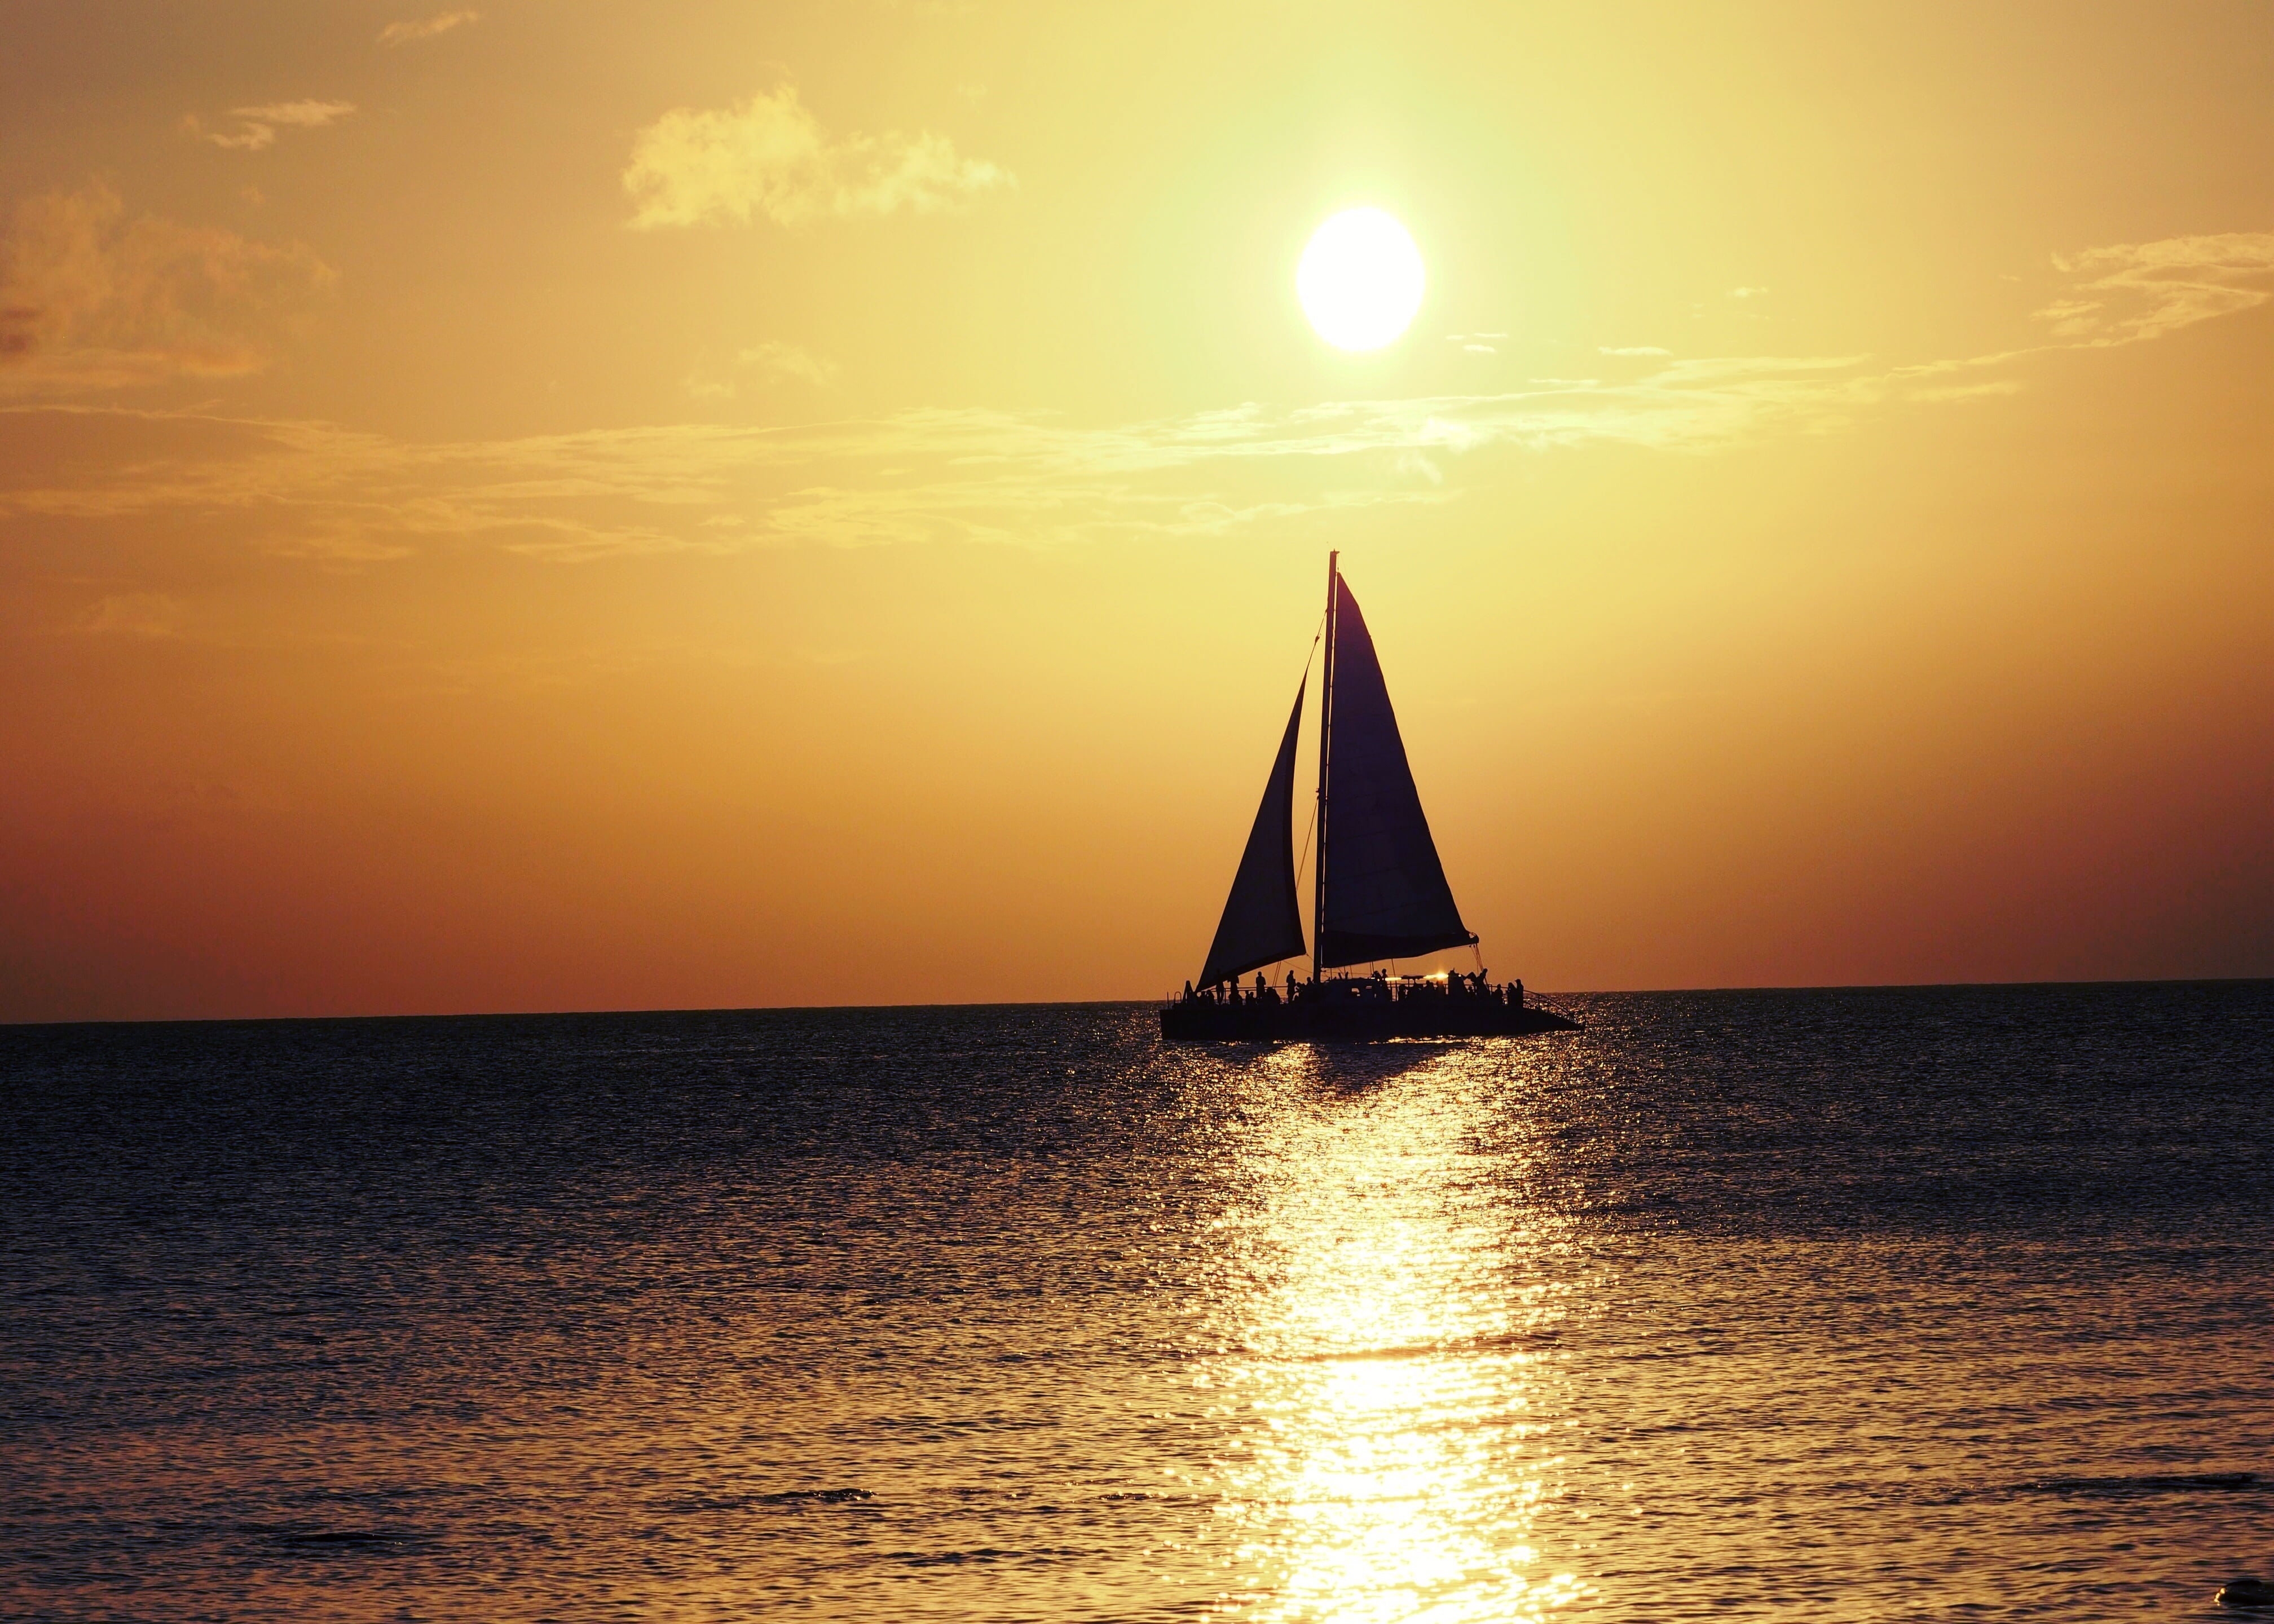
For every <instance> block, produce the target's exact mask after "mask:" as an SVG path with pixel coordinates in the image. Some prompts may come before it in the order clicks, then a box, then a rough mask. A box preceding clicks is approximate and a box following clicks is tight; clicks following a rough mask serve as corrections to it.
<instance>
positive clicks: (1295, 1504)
mask: <svg viewBox="0 0 2274 1624" xmlns="http://www.w3.org/2000/svg"><path fill="white" fill-rule="evenodd" d="M1409 1056H1410V1057H1409ZM1511 1058H1512V1056H1511V1053H1510V1049H1509V1047H1508V1046H1507V1045H1504V1044H1477V1045H1472V1046H1467V1047H1463V1048H1456V1049H1413V1050H1412V1051H1409V1055H1408V1056H1398V1057H1397V1059H1396V1060H1394V1061H1391V1062H1389V1063H1386V1064H1385V1063H1382V1062H1375V1063H1374V1064H1375V1065H1376V1067H1377V1070H1376V1071H1375V1073H1374V1075H1372V1076H1371V1077H1360V1078H1358V1079H1352V1077H1351V1076H1350V1075H1349V1074H1348V1073H1347V1071H1344V1072H1339V1073H1338V1072H1337V1069H1336V1067H1337V1061H1336V1060H1335V1058H1334V1057H1333V1056H1331V1055H1330V1054H1329V1053H1327V1052H1325V1051H1318V1050H1313V1049H1303V1048H1290V1049H1283V1050H1281V1051H1278V1052H1277V1053H1276V1055H1275V1056H1273V1057H1272V1058H1271V1060H1270V1061H1269V1062H1268V1063H1266V1064H1265V1065H1264V1066H1262V1067H1259V1068H1258V1069H1257V1071H1256V1072H1255V1073H1254V1078H1255V1085H1256V1086H1257V1087H1258V1088H1259V1089H1261V1090H1262V1091H1263V1092H1265V1093H1267V1094H1269V1095H1270V1096H1271V1098H1270V1099H1269V1101H1268V1102H1266V1101H1258V1103H1259V1106H1260V1107H1261V1109H1260V1111H1259V1116H1260V1118H1261V1120H1262V1121H1264V1122H1266V1123H1267V1124H1269V1126H1268V1127H1267V1129H1266V1130H1265V1131H1264V1132H1261V1133H1260V1134H1258V1135H1257V1136H1255V1137H1254V1139H1251V1140H1250V1141H1249V1142H1248V1144H1247V1145H1246V1148H1245V1150H1244V1152H1243V1157H1244V1162H1245V1165H1244V1166H1243V1168H1242V1169H1241V1171H1242V1174H1243V1177H1242V1179H1241V1180H1240V1184H1241V1186H1242V1187H1243V1188H1244V1189H1245V1190H1246V1192H1248V1199H1247V1200H1246V1204H1245V1205H1244V1206H1243V1207H1240V1208H1239V1209H1238V1210H1236V1211H1234V1212H1231V1213H1229V1214H1225V1215H1224V1218H1222V1219H1221V1220H1219V1224H1220V1227H1221V1229H1222V1230H1223V1231H1224V1236H1223V1240H1224V1273H1223V1274H1222V1275H1221V1276H1220V1277H1221V1278H1222V1279H1223V1280H1224V1282H1225V1286H1226V1288H1227V1289H1225V1290H1224V1291H1223V1292H1222V1293H1220V1294H1219V1297H1218V1299H1217V1300H1216V1303H1215V1304H1213V1305H1212V1311H1211V1312H1212V1319H1211V1323H1210V1324H1209V1327H1208V1331H1209V1335H1210V1337H1211V1339H1212V1341H1213V1343H1214V1347H1213V1350H1212V1351H1211V1353H1210V1355H1209V1357H1207V1358H1205V1359H1204V1360H1203V1361H1202V1362H1201V1368H1200V1370H1199V1372H1197V1374H1196V1376H1195V1382H1196V1384H1197V1385H1204V1386H1209V1387H1214V1388H1216V1390H1217V1392H1218V1393H1219V1394H1220V1395H1221V1396H1220V1400H1219V1412H1220V1413H1222V1414H1224V1416H1225V1417H1226V1418H1227V1419H1229V1420H1231V1422H1232V1424H1233V1428H1234V1435H1235V1437H1236V1438H1237V1440H1238V1441H1237V1443H1236V1444H1235V1445H1233V1446H1232V1447H1228V1448H1226V1449H1224V1451H1222V1452H1221V1455H1220V1456H1219V1458H1216V1459H1214V1460H1212V1461H1210V1462H1209V1464H1208V1466H1207V1468H1206V1470H1205V1471H1204V1473H1202V1474H1201V1481H1198V1482H1196V1483H1195V1484H1194V1485H1193V1486H1194V1487H1195V1488H1200V1489H1202V1490H1203V1491H1207V1492H1211V1494H1212V1497H1213V1498H1214V1499H1215V1500H1216V1506H1217V1508H1218V1513H1217V1514H1218V1515H1219V1516H1220V1517H1223V1518H1226V1519H1229V1520H1230V1521H1231V1522H1232V1524H1233V1525H1234V1526H1233V1527H1232V1528H1230V1529H1226V1530H1223V1531H1224V1533H1226V1534H1229V1535H1230V1536H1231V1538H1228V1539H1227V1540H1225V1541H1224V1545H1225V1546H1226V1547H1228V1554H1227V1556H1226V1558H1225V1559H1224V1560H1226V1562H1227V1565H1228V1568H1229V1570H1230V1571H1229V1572H1228V1573H1226V1574H1225V1575H1224V1580H1223V1585H1222V1590H1221V1592H1220V1602H1219V1611H1220V1613H1222V1614H1223V1615H1224V1616H1228V1617H1232V1618H1239V1619H1243V1620H1258V1621H1261V1620H1308V1619H1323V1618H1333V1619H1337V1620H1367V1621H1372V1620H1413V1619H1428V1620H1445V1621H1447V1624H1451V1621H1453V1620H1485V1619H1492V1620H1539V1619H1543V1618H1546V1617H1547V1616H1548V1615H1550V1614H1551V1613H1555V1611H1556V1610H1558V1609H1559V1608H1562V1607H1564V1606H1567V1605H1570V1604H1571V1603H1572V1602H1575V1601H1577V1600H1579V1599H1581V1598H1583V1597H1585V1596H1586V1595H1587V1594H1589V1593H1590V1590H1591V1587H1589V1586H1587V1585H1585V1584H1584V1583H1582V1581H1581V1580H1580V1578H1579V1577H1578V1576H1577V1575H1575V1574H1573V1573H1570V1572H1568V1571H1563V1570H1562V1569H1561V1568H1559V1567H1558V1566H1557V1565H1556V1564H1555V1562H1553V1561H1552V1560H1548V1559H1547V1557H1546V1556H1545V1555H1544V1554H1543V1553H1542V1552H1541V1551H1540V1549H1539V1548H1538V1544H1537V1536H1538V1524H1539V1522H1540V1515H1541V1513H1542V1511H1543V1510H1544V1509H1545V1508H1546V1507H1547V1505H1549V1504H1550V1503H1551V1502H1552V1501H1553V1500H1554V1499H1555V1496H1556V1495H1557V1493H1558V1492H1559V1491H1558V1477H1559V1470H1560V1462H1559V1461H1558V1459H1557V1456H1556V1451H1555V1443H1554V1430H1555V1426H1556V1425H1557V1424H1558V1422H1559V1420H1561V1419H1562V1412H1563V1410H1564V1409H1565V1408H1566V1406H1565V1404H1564V1402H1563V1394H1564V1391H1565V1383H1564V1381H1563V1380H1562V1373H1561V1364H1560V1356H1559V1355H1558V1353H1557V1351H1556V1350H1555V1346H1554V1331H1555V1324H1556V1322H1557V1321H1558V1320H1559V1319H1561V1318H1562V1315H1563V1314H1564V1312H1566V1305H1565V1304H1564V1302H1563V1300H1562V1299H1563V1297H1565V1295H1566V1294H1567V1292H1568V1289H1569V1288H1568V1286H1567V1285H1565V1284H1563V1283H1562V1282H1559V1279H1558V1277H1557V1274H1556V1273H1555V1254H1556V1250H1557V1249H1556V1247H1555V1244H1553V1242H1554V1237H1552V1236H1551V1235H1548V1234H1546V1233H1543V1232H1542V1231H1541V1230H1540V1229H1539V1228H1537V1227H1535V1225H1536V1224H1537V1223H1538V1222H1539V1221H1538V1220H1536V1219H1535V1218H1534V1216H1533V1215H1532V1214H1530V1213H1528V1212H1527V1211H1526V1210H1525V1207H1524V1204H1523V1202H1522V1201H1521V1199H1520V1197H1519V1196H1518V1195H1517V1193H1516V1189H1517V1187H1520V1184H1521V1181H1520V1179H1516V1180H1512V1179H1511V1178H1510V1177H1509V1175H1510V1170H1511V1169H1510V1160H1511V1158H1512V1157H1516V1158H1520V1157H1521V1155H1522V1154H1523V1153H1522V1152H1521V1150H1511V1149H1510V1148H1509V1147H1506V1146H1504V1145H1501V1144H1498V1143H1496V1142H1488V1141H1489V1140H1490V1139H1491V1136H1492V1134H1495V1133H1499V1132H1502V1124H1505V1121H1506V1117H1507V1113H1506V1111H1505V1108H1504V1103H1502V1102H1496V1101H1495V1096H1496V1095H1497V1094H1501V1093H1502V1092H1504V1091H1505V1089H1506V1088H1508V1087H1509V1086H1512V1081H1511V1079H1510V1075H1509V1071H1508V1067H1509V1066H1510V1064H1511ZM1488 1119H1489V1120H1488Z"/></svg>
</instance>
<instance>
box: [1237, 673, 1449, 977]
mask: <svg viewBox="0 0 2274 1624" xmlns="http://www.w3.org/2000/svg"><path fill="white" fill-rule="evenodd" d="M1302 721H1303V689H1302V688H1301V687H1300V686H1298V687H1297V688H1296V689H1295V710H1294V713H1293V714H1292V715H1291V716H1290V717H1288V718H1287V736H1286V737H1285V738H1284V739H1282V740H1281V741H1279V759H1278V760H1276V761H1275V762H1273V763H1271V777H1270V778H1269V780H1268V781H1266V783H1265V784H1264V786H1263V804H1262V805H1261V806H1260V807H1258V808H1256V809H1255V827H1254V829H1252V830H1250V831H1248V834H1247V849H1246V851H1245V852H1243V853H1240V858H1239V874H1237V875H1236V876H1233V878H1232V882H1231V896H1230V897H1228V898H1225V899H1224V918H1223V919H1222V921H1219V922H1218V923H1217V925H1216V940H1215V941H1214V942H1212V943H1210V944H1209V955H1208V964H1207V966H1206V967H1204V968H1203V969H1202V970H1201V986H1203V987H1213V986H1215V985H1216V983H1217V982H1218V981H1230V980H1231V979H1232V978H1233V977H1234V976H1238V975H1241V974H1246V972H1247V971H1250V970H1254V969H1256V968H1258V967H1260V966H1263V965H1268V964H1276V963H1277V962H1278V961H1279V960H1280V959H1293V958H1297V957H1299V956H1300V954H1301V953H1302V951H1303V916H1302V914H1301V912H1300V910H1299V909H1298V907H1297V906H1296V904H1295V849H1294V844H1293V841H1292V839H1291V836H1292V834H1293V832H1294V830H1293V822H1292V820H1293V816H1294V808H1295V735H1296V732H1297V730H1298V728H1299V727H1300V726H1301V725H1302ZM1401 759H1402V758H1401ZM1416 810H1417V811H1418V810H1419V808H1416ZM1422 838H1423V839H1425V840H1426V839H1427V838H1428V835H1427V831H1424V833H1423V835H1422ZM1439 883H1441V884H1442V883H1443V882H1442V881H1440V882H1439Z"/></svg>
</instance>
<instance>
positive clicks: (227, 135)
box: [182, 101, 356, 152]
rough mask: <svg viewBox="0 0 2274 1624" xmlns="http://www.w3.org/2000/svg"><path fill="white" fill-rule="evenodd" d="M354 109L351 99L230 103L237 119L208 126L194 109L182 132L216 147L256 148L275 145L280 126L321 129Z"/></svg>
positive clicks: (336, 121)
mask: <svg viewBox="0 0 2274 1624" xmlns="http://www.w3.org/2000/svg"><path fill="white" fill-rule="evenodd" d="M355 110H356V109H355V103H354V102H315V101H305V102H269V103H267V105H265V106H261V107H233V108H231V109H230V110H229V116H230V117H231V118H233V119H235V120H237V123H236V124H234V125H232V126H230V127H229V128H226V129H218V130H216V129H208V128H207V126H206V124H205V121H204V120H202V119H200V117H198V116H197V115H196V114H195V113H190V114H186V115H184V117H183V119H182V132H183V133H184V134H185V135H191V136H194V137H196V138H197V139H199V140H200V141H208V142H211V143H212V144H213V145H214V146H215V147H228V148H230V150H232V151H236V152H259V151H260V149H261V148H263V147H270V146H274V145H275V140H276V132H277V130H278V129H279V128H284V129H297V130H320V129H321V128H323V126H324V125H326V124H337V123H338V122H339V121H340V120H341V119H343V118H345V117H348V116H349V115H350V114H351V113H353V112H354V111H355Z"/></svg>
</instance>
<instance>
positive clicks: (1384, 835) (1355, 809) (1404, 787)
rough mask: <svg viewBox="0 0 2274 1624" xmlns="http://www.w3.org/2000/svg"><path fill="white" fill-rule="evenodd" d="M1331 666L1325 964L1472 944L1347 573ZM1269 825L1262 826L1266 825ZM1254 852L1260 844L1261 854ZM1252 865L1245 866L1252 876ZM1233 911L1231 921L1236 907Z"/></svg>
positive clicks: (1338, 588)
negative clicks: (1424, 812) (1431, 832)
mask: <svg viewBox="0 0 2274 1624" xmlns="http://www.w3.org/2000/svg"><path fill="white" fill-rule="evenodd" d="M1327 669H1328V671H1329V673H1331V677H1330V680H1331V684H1332V686H1331V688H1330V689H1329V694H1328V697H1327V701H1326V703H1327V704H1328V705H1329V720H1328V725H1329V728H1330V729H1331V732H1330V733H1329V750H1328V759H1327V763H1326V770H1325V772H1324V773H1323V774H1322V781H1323V792H1322V794H1323V799H1324V801H1325V802H1326V819H1325V823H1324V826H1323V829H1322V831H1321V837H1320V844H1319V861H1320V863H1321V876H1320V877H1321V896H1320V909H1321V917H1320V918H1319V919H1318V920H1317V921H1314V925H1315V927H1316V929H1317V930H1318V933H1319V955H1318V960H1319V963H1320V965H1321V966H1322V967H1326V968H1332V967H1334V966H1337V965H1354V964H1367V963H1370V962H1372V961H1373V960H1375V959H1413V958H1418V957H1419V956H1420V955H1421V954H1424V953H1433V952H1435V951H1439V950H1440V949H1442V948H1448V947H1466V946H1467V945H1468V944H1471V943H1472V942H1474V941H1475V940H1476V937H1475V936H1472V935H1471V934H1470V933H1469V929H1468V927H1467V926H1465V925H1464V924H1463V923H1462V922H1461V910H1460V909H1459V907H1458V906H1456V905H1455V903H1454V901H1453V892H1452V888H1451V887H1449V886H1448V885H1447V884H1446V883H1445V869H1444V865H1443V864H1442V863H1441V862H1439V861H1438V860H1437V843H1436V842H1435V841H1434V840H1433V839H1431V838H1429V820H1428V819H1427V817H1425V816H1422V813H1421V796H1420V793H1419V792H1418V791H1417V790H1415V788H1414V787H1413V772H1412V769H1411V768H1410V767H1408V766H1407V765H1406V764H1405V741H1404V740H1403V739H1401V738H1400V737H1399V736H1398V733H1397V713H1396V712H1394V711H1391V710H1390V708H1389V688H1388V687H1386V686H1385V685H1384V684H1383V682H1382V665H1381V662H1380V661H1379V660H1377V659H1376V658H1374V639H1373V638H1372V637H1370V636H1368V635H1367V629H1366V618H1365V617H1364V616H1363V615H1361V614H1359V612H1358V600H1357V599H1356V598H1352V596H1351V590H1350V587H1349V585H1348V584H1347V583H1345V582H1344V580H1343V579H1342V576H1341V575H1340V574H1339V573H1337V575H1336V576H1335V613H1334V650H1333V654H1332V658H1331V663H1330V664H1329V665H1328V667H1327ZM1289 739H1290V743H1289V745H1288V746H1287V747H1286V748H1283V750H1282V752H1281V757H1280V759H1281V771H1284V770H1285V768H1286V766H1287V764H1288V763H1289V761H1290V760H1291V751H1292V748H1293V747H1292V742H1291V741H1292V739H1293V735H1292V733H1290V734H1289ZM1273 781H1274V782H1275V783H1276V782H1277V779H1276V778H1274V780H1273ZM1268 804H1269V798H1268V797H1267V805H1268ZM1261 827H1262V825H1261V823H1258V824H1257V829H1258V831H1261ZM1249 850H1250V852H1251V853H1253V851H1254V842H1253V841H1252V840H1251V841H1250V843H1249ZM1246 871H1247V870H1246V864H1244V863H1243V864H1242V865H1241V868H1240V873H1241V874H1242V876H1245V875H1246ZM1237 895H1238V892H1237V891H1235V892H1234V896H1235V897H1237ZM1224 917H1225V919H1226V921H1230V919H1231V914H1230V913H1229V912H1227V913H1226V914H1225V915H1224ZM1220 934H1221V933H1219V935H1220Z"/></svg>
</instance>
